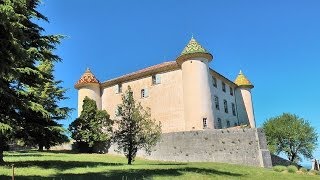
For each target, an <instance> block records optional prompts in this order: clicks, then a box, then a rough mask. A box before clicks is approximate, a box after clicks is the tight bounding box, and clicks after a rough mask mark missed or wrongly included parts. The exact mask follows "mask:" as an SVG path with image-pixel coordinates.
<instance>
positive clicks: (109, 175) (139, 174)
mask: <svg viewBox="0 0 320 180" xmlns="http://www.w3.org/2000/svg"><path fill="white" fill-rule="evenodd" d="M186 172H190V173H196V174H205V175H217V176H224V177H240V176H243V174H237V173H231V172H225V171H218V170H214V169H201V168H193V167H185V168H179V167H178V168H172V169H128V170H110V171H105V172H99V173H85V174H58V175H56V176H53V177H40V176H17V179H59V180H60V179H61V180H64V179H77V180H82V179H121V180H122V179H126V180H127V179H152V178H153V177H154V176H160V177H161V176H163V177H167V178H168V177H178V176H181V175H183V174H184V173H186ZM2 178H3V179H5V178H6V179H8V178H9V176H0V179H2Z"/></svg>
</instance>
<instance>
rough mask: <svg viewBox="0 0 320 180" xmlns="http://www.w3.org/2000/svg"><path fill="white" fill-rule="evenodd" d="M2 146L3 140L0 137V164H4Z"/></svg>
mask: <svg viewBox="0 0 320 180" xmlns="http://www.w3.org/2000/svg"><path fill="white" fill-rule="evenodd" d="M4 144H5V142H4V139H3V138H2V137H1V136H0V164H3V163H4V160H3V151H4Z"/></svg>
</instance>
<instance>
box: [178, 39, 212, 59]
mask: <svg viewBox="0 0 320 180" xmlns="http://www.w3.org/2000/svg"><path fill="white" fill-rule="evenodd" d="M190 57H204V58H206V59H208V61H211V60H212V58H213V56H212V55H211V54H210V53H209V52H208V51H207V50H206V49H205V48H204V47H202V46H201V45H200V44H199V43H198V42H197V41H196V40H195V39H194V38H193V37H192V38H191V39H190V41H189V43H188V44H187V46H186V47H185V48H184V49H183V51H182V52H181V54H180V56H179V57H178V58H177V62H178V63H180V62H181V61H183V60H185V59H188V58H190Z"/></svg>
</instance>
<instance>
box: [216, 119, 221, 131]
mask: <svg viewBox="0 0 320 180" xmlns="http://www.w3.org/2000/svg"><path fill="white" fill-rule="evenodd" d="M216 129H222V123H221V119H220V118H218V122H217V127H216Z"/></svg>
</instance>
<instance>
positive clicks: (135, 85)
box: [102, 69, 185, 132]
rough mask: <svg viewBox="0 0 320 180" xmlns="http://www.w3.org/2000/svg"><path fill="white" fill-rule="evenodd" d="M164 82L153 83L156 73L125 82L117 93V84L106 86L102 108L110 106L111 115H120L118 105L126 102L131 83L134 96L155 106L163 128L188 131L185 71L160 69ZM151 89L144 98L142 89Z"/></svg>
mask: <svg viewBox="0 0 320 180" xmlns="http://www.w3.org/2000/svg"><path fill="white" fill-rule="evenodd" d="M160 77H161V83H160V84H156V85H152V77H151V76H148V77H144V78H141V79H137V80H133V81H129V82H124V83H122V93H119V94H116V93H115V87H114V86H110V87H105V88H104V89H103V90H102V109H104V110H106V111H107V112H108V113H109V114H110V116H111V119H116V118H117V117H116V115H115V112H116V109H117V106H118V105H119V104H121V103H122V100H121V95H122V94H123V93H124V92H125V91H126V89H127V87H128V85H129V86H130V87H131V89H132V91H133V96H134V99H135V100H137V101H139V102H141V105H142V106H143V107H149V108H150V109H151V116H152V118H154V119H156V120H158V121H161V124H162V132H175V131H184V127H185V123H184V122H185V121H184V107H183V92H182V71H181V70H180V69H179V70H175V71H170V72H164V73H160ZM143 88H146V89H148V97H145V98H141V89H143Z"/></svg>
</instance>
